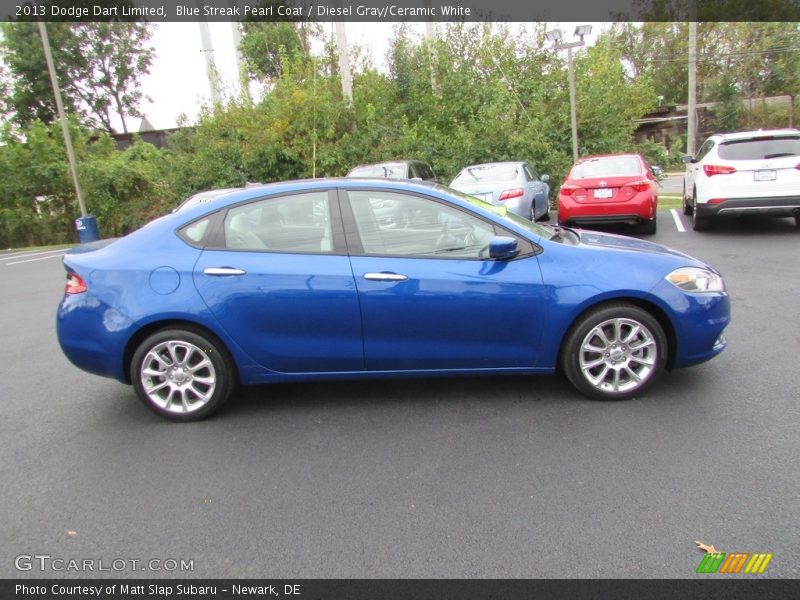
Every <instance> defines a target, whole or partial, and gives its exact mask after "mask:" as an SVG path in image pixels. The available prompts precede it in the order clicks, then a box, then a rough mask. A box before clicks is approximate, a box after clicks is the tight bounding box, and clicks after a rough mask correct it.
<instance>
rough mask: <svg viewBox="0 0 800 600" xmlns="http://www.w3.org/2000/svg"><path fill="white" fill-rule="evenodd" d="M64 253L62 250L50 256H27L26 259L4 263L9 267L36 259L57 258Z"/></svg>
mask: <svg viewBox="0 0 800 600" xmlns="http://www.w3.org/2000/svg"><path fill="white" fill-rule="evenodd" d="M65 254H66V251H65V250H62V251H61V254H53V255H51V256H40V257H39V258H29V259H27V260H16V261H14V262H9V263H6V265H7V266H9V267H10V266H11V265H21V264H23V263H29V262H36V261H37V260H47V259H48V258H58V257H59V256H64V255H65Z"/></svg>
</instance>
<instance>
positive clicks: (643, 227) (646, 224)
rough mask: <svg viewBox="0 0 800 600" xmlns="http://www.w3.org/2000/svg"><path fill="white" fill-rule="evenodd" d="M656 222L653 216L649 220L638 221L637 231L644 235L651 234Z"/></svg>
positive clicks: (653, 231) (654, 229) (654, 230)
mask: <svg viewBox="0 0 800 600" xmlns="http://www.w3.org/2000/svg"><path fill="white" fill-rule="evenodd" d="M656 229H657V223H656V219H655V217H654V218H652V219H650V220H649V221H642V222H641V223H639V233H642V234H644V235H653V234H654V233H655V232H656Z"/></svg>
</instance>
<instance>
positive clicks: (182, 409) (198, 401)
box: [131, 329, 235, 421]
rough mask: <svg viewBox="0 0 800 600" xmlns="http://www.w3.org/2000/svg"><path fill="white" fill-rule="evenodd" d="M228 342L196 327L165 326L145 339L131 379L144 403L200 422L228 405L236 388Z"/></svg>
mask: <svg viewBox="0 0 800 600" xmlns="http://www.w3.org/2000/svg"><path fill="white" fill-rule="evenodd" d="M234 380H235V375H234V369H233V367H232V364H231V360H230V358H229V357H228V354H227V352H226V350H225V348H224V347H222V344H221V343H220V342H218V341H217V340H216V339H213V338H212V337H211V336H209V335H207V334H205V333H203V332H201V331H199V330H193V329H164V330H161V331H158V332H156V333H154V334H152V335H151V336H149V337H148V338H147V339H145V340H144V341H143V342H142V343H141V344H140V345H139V347H138V348H137V349H136V352H135V353H134V355H133V359H132V360H131V381H132V383H133V386H134V388H135V389H136V393H137V394H138V396H139V398H140V399H141V400H142V402H144V404H145V405H146V406H147V407H148V408H150V409H151V410H153V411H154V412H156V413H157V414H159V415H161V416H163V417H166V418H168V419H171V420H174V421H196V420H199V419H203V418H205V417H207V416H209V415H210V414H211V413H213V412H214V411H216V410H217V409H218V408H219V407H220V406H222V405H223V404H224V403H225V401H226V400H227V399H228V397H229V396H230V394H231V392H232V390H233V387H234Z"/></svg>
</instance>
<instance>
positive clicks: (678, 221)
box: [669, 208, 686, 233]
mask: <svg viewBox="0 0 800 600" xmlns="http://www.w3.org/2000/svg"><path fill="white" fill-rule="evenodd" d="M669 212H671V213H672V220H673V221H675V227H677V229H678V231H680V232H681V233H686V228H685V227H684V226H683V221H681V218H680V216H679V215H678V211H677V210H675V209H674V208H670V209H669Z"/></svg>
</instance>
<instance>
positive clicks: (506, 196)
mask: <svg viewBox="0 0 800 600" xmlns="http://www.w3.org/2000/svg"><path fill="white" fill-rule="evenodd" d="M524 195H525V190H523V189H522V188H514V189H513V190H506V191H504V192H503V193H502V194H500V200H510V199H511V198H519V197H520V196H524Z"/></svg>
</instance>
